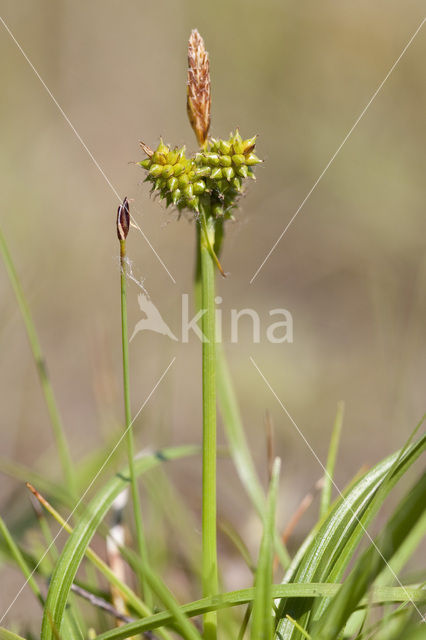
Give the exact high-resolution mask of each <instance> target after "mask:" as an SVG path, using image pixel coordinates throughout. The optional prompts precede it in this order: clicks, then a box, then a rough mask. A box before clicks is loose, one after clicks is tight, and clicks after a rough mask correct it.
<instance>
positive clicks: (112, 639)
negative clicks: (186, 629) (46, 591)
mask: <svg viewBox="0 0 426 640" xmlns="http://www.w3.org/2000/svg"><path fill="white" fill-rule="evenodd" d="M340 586H341V585H338V584H327V583H322V584H319V583H315V584H278V585H273V586H272V588H271V598H272V600H271V611H272V603H273V600H274V599H275V598H283V597H291V598H300V599H303V598H330V597H332V596H334V595H336V593H338V590H339V588H340ZM406 590H407V591H408V594H409V596H410V598H411V599H412V600H414V602H426V592H425V590H424V589H421V588H419V587H406V588H405V589H401V588H400V587H384V588H380V589H377V590H374V591H373V593H372V594H371V597H370V598H369V599H368V600H365V601H363V602H362V603H360V605H359V606H360V607H366V606H369V605H370V604H371V603H372V602H373V603H377V604H380V605H382V604H384V603H395V602H404V601H405V600H406V598H407V595H406ZM254 597H255V589H254V587H251V588H249V589H240V590H238V591H230V592H228V593H221V594H219V595H217V596H213V597H210V598H203V599H202V600H197V601H195V602H191V603H189V604H185V605H182V606H181V607H180V609H181V611H182V612H183V613H185V615H187V616H188V617H195V616H199V615H202V614H203V613H205V612H206V611H219V610H220V609H224V608H226V607H236V606H241V605H246V604H250V603H252V602H253V600H254ZM173 618H174V614H172V613H171V612H170V611H162V612H161V613H156V614H155V615H153V616H150V617H149V618H144V619H143V620H136V621H135V622H132V623H130V624H126V625H123V626H122V627H120V628H119V629H111V630H110V631H106V632H105V633H101V634H100V635H99V636H97V640H124V639H125V638H130V637H132V636H134V635H137V634H140V633H143V632H144V631H151V630H153V629H158V628H159V627H162V626H168V625H170V624H171V623H172V622H173Z"/></svg>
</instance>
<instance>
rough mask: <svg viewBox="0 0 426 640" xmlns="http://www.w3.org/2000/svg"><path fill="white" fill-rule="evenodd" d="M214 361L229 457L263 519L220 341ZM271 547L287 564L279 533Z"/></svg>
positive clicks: (261, 496)
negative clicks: (229, 452)
mask: <svg viewBox="0 0 426 640" xmlns="http://www.w3.org/2000/svg"><path fill="white" fill-rule="evenodd" d="M216 361H217V378H216V380H217V394H218V401H219V409H220V412H221V414H222V418H223V427H224V430H225V434H226V438H227V440H228V444H229V448H230V451H231V456H232V460H233V462H234V464H235V468H236V470H237V473H238V477H239V478H240V481H241V484H242V485H243V487H244V489H245V490H246V492H247V495H248V496H249V498H250V500H251V502H252V504H253V506H254V508H255V509H256V511H257V513H258V515H259V516H260V517H261V518H263V513H264V510H265V493H264V491H263V487H262V484H261V482H260V480H259V478H258V474H257V472H256V468H255V466H254V462H253V458H252V456H251V453H250V448H249V446H248V443H247V439H246V435H245V433H244V427H243V423H242V419H241V414H240V410H239V407H238V402H237V398H236V395H235V390H234V385H233V382H232V378H231V374H230V372H229V368H228V364H227V362H226V356H225V353H224V350H223V346H222V344H218V345H217V346H216ZM274 544H275V550H276V552H277V555H278V557H279V560H280V562H281V564H282V566H283V567H288V565H289V564H290V556H289V554H288V552H287V549H286V548H285V546H284V545H283V543H282V541H281V538H280V536H279V535H278V534H277V533H275V532H274Z"/></svg>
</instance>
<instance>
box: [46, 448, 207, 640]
mask: <svg viewBox="0 0 426 640" xmlns="http://www.w3.org/2000/svg"><path fill="white" fill-rule="evenodd" d="M197 452H199V449H198V448H196V447H189V446H188V447H177V448H171V449H164V450H161V451H157V452H155V453H153V454H149V455H145V456H144V457H141V458H139V459H137V460H136V461H135V472H136V473H137V475H140V474H141V473H144V472H146V471H148V470H149V469H152V468H153V467H155V466H157V465H158V464H160V463H162V462H165V461H167V460H174V459H177V458H181V457H185V456H189V455H194V454H195V453H197ZM128 483H129V473H128V470H125V471H124V472H123V473H120V474H117V475H116V476H114V477H113V478H112V479H111V480H109V482H108V483H107V484H105V485H104V487H103V488H102V489H101V490H100V491H99V492H98V494H97V495H96V496H95V497H94V498H93V499H92V501H91V502H90V504H89V507H88V509H87V512H86V513H85V514H84V515H83V517H82V518H81V520H80V522H79V523H78V525H77V526H76V527H75V529H74V532H73V533H72V535H71V536H70V538H69V539H68V541H67V543H66V545H65V547H64V549H63V551H62V553H61V556H60V558H59V560H58V562H57V564H56V568H55V571H54V572H53V575H52V580H51V582H50V586H49V591H48V594H47V599H46V606H45V609H44V615H43V622H42V633H41V635H42V638H43V640H53V638H54V636H55V632H56V631H57V632H60V628H61V624H62V619H63V615H64V610H65V606H66V603H67V599H68V595H69V592H70V589H71V584H72V582H73V580H74V577H75V575H76V573H77V570H78V567H79V565H80V562H81V560H82V558H83V556H84V553H85V551H86V549H87V547H88V545H89V543H90V540H91V539H92V537H93V535H94V534H95V532H96V529H97V527H98V526H99V524H100V523H101V521H102V519H103V518H104V516H105V514H106V513H107V511H108V509H109V508H110V506H111V504H112V503H113V501H114V499H115V498H116V497H117V496H118V495H119V493H121V491H123V490H124V489H125V488H126V487H127V486H128Z"/></svg>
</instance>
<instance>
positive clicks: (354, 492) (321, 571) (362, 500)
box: [277, 436, 426, 640]
mask: <svg viewBox="0 0 426 640" xmlns="http://www.w3.org/2000/svg"><path fill="white" fill-rule="evenodd" d="M425 449H426V436H423V437H422V438H421V439H420V440H419V441H417V442H415V443H414V444H411V445H410V446H409V447H408V448H405V449H404V450H403V451H402V453H401V452H397V453H395V454H393V455H392V456H390V457H389V458H387V459H385V460H383V461H382V462H380V463H379V464H378V465H376V467H374V468H373V469H371V470H370V471H369V472H368V473H366V474H365V475H364V476H363V477H362V478H360V479H359V480H358V481H357V482H356V483H355V484H354V486H353V487H352V488H351V489H350V491H348V493H347V494H346V495H345V496H344V497H340V498H339V499H338V500H337V501H336V503H335V505H334V507H333V508H332V509H331V510H330V512H329V513H328V515H327V516H326V517H325V519H324V520H323V521H321V522H320V525H319V526H316V527H315V533H314V535H313V536H311V535H310V536H308V539H307V540H308V543H307V544H303V545H302V549H303V554H298V556H297V562H293V563H292V565H291V567H290V569H289V571H288V572H287V573H286V575H285V577H284V582H304V583H309V582H325V581H327V582H338V581H339V580H340V578H341V576H342V575H343V572H344V570H345V569H346V567H347V565H348V564H349V562H350V560H351V558H352V557H353V553H354V550H355V548H356V546H357V544H358V543H359V541H360V540H361V538H362V536H363V535H364V534H365V529H366V527H367V526H368V524H369V523H370V522H371V520H372V519H373V517H374V515H375V514H376V513H377V511H378V509H379V507H380V505H381V503H382V502H383V500H384V498H385V497H386V495H387V494H388V493H389V492H390V490H391V488H392V487H393V486H394V485H395V483H396V482H397V481H398V480H399V478H401V476H402V475H403V474H404V473H405V472H406V471H407V469H408V468H409V467H410V466H411V465H412V464H413V463H414V462H415V460H417V458H418V457H419V456H420V454H421V453H422V452H423V451H424V450H425ZM389 474H390V475H389ZM388 475H389V477H388ZM380 487H383V492H382V493H381V496H380V502H378V501H375V500H374V498H375V496H376V495H377V493H378V491H379V490H380ZM312 606H313V602H312V601H311V602H309V601H305V602H303V601H300V600H294V601H293V602H291V601H289V600H283V601H282V602H281V603H280V605H279V610H278V615H279V617H280V618H283V616H284V615H285V614H287V613H289V614H290V615H291V616H292V617H293V618H294V619H295V620H297V621H298V622H299V623H300V624H301V626H302V627H304V628H308V619H309V617H310V612H311V609H312ZM324 606H325V603H324V604H323V605H322V604H320V605H319V606H318V615H320V614H321V613H322V611H321V609H323V608H324ZM277 637H278V638H279V639H280V640H289V639H290V638H291V640H295V639H296V638H300V635H299V633H298V632H297V631H295V629H294V627H293V626H292V625H291V624H290V623H289V622H288V620H285V619H281V620H280V622H279V624H278V626H277Z"/></svg>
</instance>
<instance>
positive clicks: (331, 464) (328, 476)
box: [320, 402, 345, 518]
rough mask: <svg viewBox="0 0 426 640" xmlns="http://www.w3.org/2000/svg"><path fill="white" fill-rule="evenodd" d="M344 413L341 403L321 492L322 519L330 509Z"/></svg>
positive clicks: (338, 406) (340, 403)
mask: <svg viewBox="0 0 426 640" xmlns="http://www.w3.org/2000/svg"><path fill="white" fill-rule="evenodd" d="M344 411H345V405H344V403H343V402H339V404H338V405H337V414H336V418H335V420H334V426H333V432H332V434H331V440H330V447H329V450H328V456H327V465H326V473H325V477H324V486H323V489H322V492H321V504H320V518H322V517H323V516H324V515H325V514H326V513H327V511H328V510H329V508H330V503H331V488H332V485H333V478H334V468H335V466H336V459H337V451H338V449H339V442H340V436H341V433H342V425H343V414H344Z"/></svg>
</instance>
